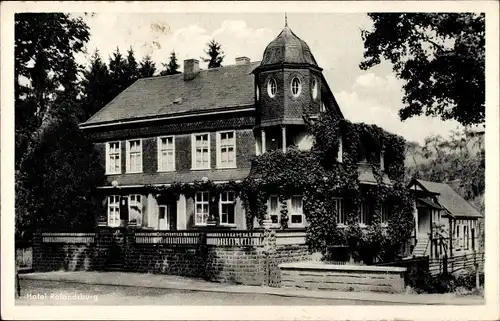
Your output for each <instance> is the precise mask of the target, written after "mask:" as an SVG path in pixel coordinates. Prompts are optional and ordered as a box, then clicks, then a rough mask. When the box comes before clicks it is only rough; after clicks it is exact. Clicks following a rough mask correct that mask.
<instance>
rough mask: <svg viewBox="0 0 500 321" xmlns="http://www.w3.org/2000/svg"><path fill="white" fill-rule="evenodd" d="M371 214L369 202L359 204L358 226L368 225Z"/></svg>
mask: <svg viewBox="0 0 500 321" xmlns="http://www.w3.org/2000/svg"><path fill="white" fill-rule="evenodd" d="M371 213H372V206H371V204H370V203H369V202H366V201H364V202H362V203H361V213H360V216H359V224H360V225H368V224H369V223H370V216H371Z"/></svg>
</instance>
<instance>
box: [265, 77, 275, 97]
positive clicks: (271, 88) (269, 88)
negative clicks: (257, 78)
mask: <svg viewBox="0 0 500 321" xmlns="http://www.w3.org/2000/svg"><path fill="white" fill-rule="evenodd" d="M277 91H278V84H277V83H276V79H274V78H271V79H269V81H268V82H267V94H268V95H269V97H271V98H273V97H274V96H276V92H277Z"/></svg>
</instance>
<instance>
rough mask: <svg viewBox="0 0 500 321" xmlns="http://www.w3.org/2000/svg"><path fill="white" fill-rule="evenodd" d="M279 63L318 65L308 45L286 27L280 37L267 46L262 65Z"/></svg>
mask: <svg viewBox="0 0 500 321" xmlns="http://www.w3.org/2000/svg"><path fill="white" fill-rule="evenodd" d="M278 63H301V64H302V63H306V64H311V65H315V66H317V65H318V64H317V63H316V59H314V56H313V54H312V52H311V49H310V48H309V46H308V45H307V43H306V42H305V41H303V40H302V39H300V38H299V37H297V36H296V35H295V34H294V33H293V31H292V30H291V29H290V28H289V27H288V26H285V28H284V29H283V30H282V31H281V33H280V34H279V35H278V37H276V39H274V40H273V41H271V42H270V43H269V44H268V45H267V47H266V49H265V50H264V56H263V58H262V64H261V65H262V66H264V65H272V64H278Z"/></svg>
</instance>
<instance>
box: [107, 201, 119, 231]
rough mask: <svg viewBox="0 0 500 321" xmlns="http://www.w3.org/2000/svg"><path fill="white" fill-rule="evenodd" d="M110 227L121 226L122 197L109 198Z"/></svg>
mask: <svg viewBox="0 0 500 321" xmlns="http://www.w3.org/2000/svg"><path fill="white" fill-rule="evenodd" d="M108 226H120V196H118V195H111V196H108Z"/></svg>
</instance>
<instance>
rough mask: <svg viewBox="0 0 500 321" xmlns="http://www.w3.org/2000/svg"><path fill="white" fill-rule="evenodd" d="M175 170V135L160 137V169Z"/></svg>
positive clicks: (161, 170) (160, 170)
mask: <svg viewBox="0 0 500 321" xmlns="http://www.w3.org/2000/svg"><path fill="white" fill-rule="evenodd" d="M174 170H175V139H174V136H169V137H158V171H159V172H163V171H174Z"/></svg>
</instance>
